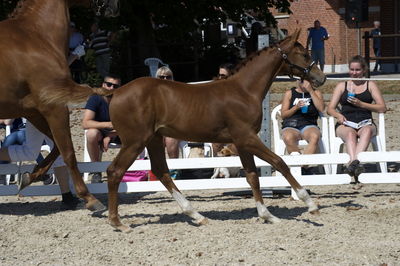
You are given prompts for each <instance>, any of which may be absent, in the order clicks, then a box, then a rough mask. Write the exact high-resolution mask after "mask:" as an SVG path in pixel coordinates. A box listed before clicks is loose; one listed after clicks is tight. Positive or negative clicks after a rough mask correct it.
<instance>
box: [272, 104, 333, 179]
mask: <svg viewBox="0 0 400 266" xmlns="http://www.w3.org/2000/svg"><path fill="white" fill-rule="evenodd" d="M281 109H282V105H281V104H279V105H278V106H276V107H275V108H274V109H273V110H272V113H271V120H272V126H273V139H274V152H275V153H276V154H277V155H279V156H282V155H284V154H285V151H286V145H285V142H284V141H283V139H282V134H281V131H280V128H281V127H280V123H279V121H278V119H279V118H280V116H281ZM319 115H320V118H321V139H320V140H319V143H318V147H319V150H320V153H329V136H328V132H329V130H328V119H327V118H326V117H325V116H324V114H323V113H320V114H319ZM305 145H308V143H307V141H306V140H300V141H299V146H305ZM324 170H325V174H330V173H331V167H330V165H329V164H325V165H324Z"/></svg>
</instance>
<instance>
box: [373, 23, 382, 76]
mask: <svg viewBox="0 0 400 266" xmlns="http://www.w3.org/2000/svg"><path fill="white" fill-rule="evenodd" d="M380 35H381V23H380V22H379V21H374V29H373V30H371V36H380ZM372 43H373V45H372V47H373V48H374V54H375V57H379V56H381V38H379V37H378V38H372ZM378 67H379V70H378ZM381 70H382V65H381V60H376V62H375V67H374V72H376V71H381Z"/></svg>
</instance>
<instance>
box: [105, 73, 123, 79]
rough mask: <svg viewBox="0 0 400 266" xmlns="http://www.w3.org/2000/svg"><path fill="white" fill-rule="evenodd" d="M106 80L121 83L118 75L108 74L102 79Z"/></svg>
mask: <svg viewBox="0 0 400 266" xmlns="http://www.w3.org/2000/svg"><path fill="white" fill-rule="evenodd" d="M106 78H109V79H118V80H120V81H121V77H120V76H118V75H116V74H108V75H106V76H105V77H104V80H106Z"/></svg>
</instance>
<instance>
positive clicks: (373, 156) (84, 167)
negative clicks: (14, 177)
mask: <svg viewBox="0 0 400 266" xmlns="http://www.w3.org/2000/svg"><path fill="white" fill-rule="evenodd" d="M282 158H283V159H284V161H285V162H286V163H287V164H288V165H289V166H290V168H291V171H292V174H293V175H294V176H295V177H296V179H297V181H299V183H300V184H301V185H303V186H317V185H341V184H348V183H349V182H350V177H349V176H348V175H347V174H332V175H306V176H302V175H301V170H300V165H323V164H329V163H331V164H332V163H335V164H344V163H347V162H348V161H349V156H348V154H346V153H341V154H312V155H294V156H290V155H287V156H282ZM359 159H360V161H361V162H362V163H379V162H400V151H390V152H363V153H361V154H360V155H359ZM167 161H168V166H169V167H170V169H192V168H215V167H241V163H240V160H239V158H238V157H213V158H188V159H169V160H167ZM255 162H256V165H257V166H258V167H261V166H269V164H268V163H266V162H264V161H262V160H260V159H258V158H255ZM109 164H110V162H97V163H79V164H78V167H79V169H80V171H81V172H82V173H83V172H96V171H97V172H104V171H105V169H106V168H107V166H108V165H109ZM32 168H33V166H32V165H31V166H21V167H20V166H18V165H15V164H8V165H1V166H0V174H15V173H17V172H22V173H23V172H25V171H31V170H32ZM129 170H150V161H149V160H137V161H135V163H134V164H133V165H132V166H131V167H130V168H129ZM359 180H360V181H361V182H362V183H400V173H399V172H396V173H385V174H382V173H363V174H361V175H360V177H359ZM175 183H176V185H177V186H178V188H179V189H180V190H204V189H242V188H249V185H248V184H247V182H246V179H245V178H243V177H240V178H227V179H192V180H176V181H175ZM260 185H261V187H263V188H273V187H287V186H289V184H288V182H287V181H286V179H285V178H284V177H282V176H267V177H260ZM88 188H89V190H90V192H91V193H94V194H95V193H107V184H106V183H101V184H88ZM17 190H18V188H17V186H16V185H9V186H0V196H7V195H15V194H17ZM165 190H166V189H165V188H164V186H163V185H162V184H161V182H159V181H147V182H146V181H144V182H128V183H121V185H120V187H119V192H153V191H165ZM21 194H22V195H25V196H39V195H40V196H44V195H59V194H60V190H59V186H58V185H47V186H43V185H31V186H29V187H28V188H26V189H24V190H23V191H22V193H21Z"/></svg>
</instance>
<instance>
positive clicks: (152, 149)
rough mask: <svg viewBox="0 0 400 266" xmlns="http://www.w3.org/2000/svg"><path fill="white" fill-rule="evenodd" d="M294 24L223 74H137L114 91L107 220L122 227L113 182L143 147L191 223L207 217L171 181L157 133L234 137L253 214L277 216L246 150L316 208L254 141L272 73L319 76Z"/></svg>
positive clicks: (316, 81) (317, 80) (317, 79)
mask: <svg viewBox="0 0 400 266" xmlns="http://www.w3.org/2000/svg"><path fill="white" fill-rule="evenodd" d="M299 33H300V31H299V30H298V31H296V32H295V33H294V34H293V35H291V36H289V37H287V38H286V39H284V40H282V41H281V42H280V43H279V44H278V45H277V47H274V48H268V49H264V50H262V51H260V52H258V54H256V55H254V56H252V57H250V58H248V59H247V60H245V61H244V62H243V63H242V66H241V67H239V69H238V71H237V72H236V73H235V74H234V75H233V76H231V77H229V78H228V79H226V80H220V81H214V82H211V83H206V84H198V85H189V84H185V83H180V82H173V81H168V80H160V79H154V78H139V79H136V80H134V81H132V82H130V83H128V84H126V85H125V86H123V87H121V88H119V89H118V90H116V91H115V92H114V95H113V98H112V100H111V104H110V115H111V121H112V123H113V125H114V128H115V129H116V130H117V131H118V135H119V137H120V138H121V141H122V147H121V150H120V152H119V153H118V155H117V157H116V158H115V159H114V161H113V162H112V163H111V165H110V166H109V167H108V169H107V174H108V189H109V192H108V198H109V222H110V224H111V225H112V226H113V227H115V228H117V229H119V230H121V231H124V232H129V231H130V227H128V226H125V225H123V224H122V223H121V221H120V219H119V216H118V194H117V193H118V186H119V183H120V181H121V179H122V176H123V174H124V173H125V171H126V170H127V169H128V167H129V166H130V165H131V164H132V163H133V162H134V161H135V158H136V157H137V156H138V155H139V154H140V152H141V151H142V150H143V149H144V148H145V147H147V149H148V152H149V155H150V160H151V170H152V171H153V173H154V174H155V175H156V176H157V177H159V179H160V181H161V182H162V184H163V185H164V186H165V187H166V188H167V190H168V191H169V192H170V193H171V194H172V197H173V198H174V199H175V200H176V201H177V202H178V204H179V206H180V207H181V208H182V210H183V212H184V213H185V214H187V215H189V216H190V217H192V218H193V219H194V220H195V222H196V223H198V224H204V223H206V222H207V219H206V218H205V217H204V216H202V215H201V214H199V213H198V212H197V211H195V210H194V209H193V208H192V206H191V204H190V202H189V201H188V200H187V199H186V198H185V197H184V196H183V195H182V194H181V192H180V191H179V189H178V188H177V187H176V186H175V184H174V183H173V181H172V179H171V177H170V175H169V170H168V166H167V163H166V159H165V153H164V145H163V136H168V137H172V138H176V139H184V140H189V141H197V142H215V143H234V144H235V145H236V147H237V149H238V152H239V156H240V159H241V162H242V164H243V167H244V169H245V170H246V179H247V182H248V183H249V184H250V186H251V188H252V191H253V195H254V198H255V201H256V206H257V211H258V215H259V216H260V217H261V218H262V219H264V220H265V221H268V222H272V223H274V222H277V221H279V219H278V218H276V217H275V216H273V215H272V214H271V213H270V212H269V211H268V209H267V207H266V206H265V205H264V203H263V198H262V194H261V191H260V184H259V179H258V176H257V169H256V165H255V163H254V158H253V155H255V156H257V157H259V158H261V159H263V160H265V161H267V162H269V163H270V164H271V165H272V166H273V167H275V169H277V170H278V171H280V172H281V173H282V174H283V176H284V177H285V178H286V179H287V180H288V182H289V183H290V185H291V186H292V188H293V189H294V190H295V191H296V193H297V195H298V196H299V198H300V199H302V200H303V201H304V202H305V203H306V204H307V206H308V210H309V211H310V212H317V211H318V207H317V206H316V205H315V204H314V202H313V201H312V200H311V198H310V196H309V195H308V193H307V191H306V190H305V189H304V188H302V186H301V185H300V184H299V183H298V182H297V181H296V180H295V178H294V177H293V176H292V174H291V173H290V170H289V168H288V166H287V165H286V163H285V162H284V161H283V160H282V159H281V158H280V157H279V156H277V155H276V154H274V153H273V152H271V151H270V150H269V149H268V148H267V147H265V146H264V144H263V143H262V142H261V140H260V139H259V137H258V136H257V133H258V132H259V130H260V127H261V119H262V101H263V99H264V97H265V95H266V94H267V92H268V89H269V87H270V86H271V84H272V82H273V80H274V78H275V76H276V75H278V74H288V75H297V76H300V77H302V78H305V79H307V80H309V81H310V82H311V83H312V84H313V85H314V86H320V85H322V84H323V83H324V82H325V79H326V78H325V76H324V74H323V73H322V72H321V71H320V70H319V69H318V68H317V67H316V66H315V65H313V63H312V62H311V58H310V56H309V55H308V52H307V50H306V49H305V48H304V47H303V46H302V45H301V44H299V43H298V42H297V39H298V36H299Z"/></svg>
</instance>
